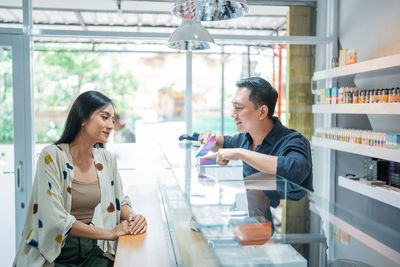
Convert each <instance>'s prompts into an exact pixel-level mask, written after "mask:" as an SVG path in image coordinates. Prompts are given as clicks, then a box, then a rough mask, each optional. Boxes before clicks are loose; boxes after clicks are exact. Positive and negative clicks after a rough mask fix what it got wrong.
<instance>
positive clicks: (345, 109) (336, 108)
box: [312, 103, 400, 115]
mask: <svg viewBox="0 0 400 267" xmlns="http://www.w3.org/2000/svg"><path fill="white" fill-rule="evenodd" d="M312 112H313V113H330V114H387V115H389V114H393V115H400V103H373V104H318V105H313V106H312Z"/></svg>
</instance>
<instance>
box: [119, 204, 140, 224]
mask: <svg viewBox="0 0 400 267" xmlns="http://www.w3.org/2000/svg"><path fill="white" fill-rule="evenodd" d="M130 215H136V213H135V212H134V211H133V210H132V208H131V207H129V205H128V204H125V205H122V207H121V221H123V220H129V217H130Z"/></svg>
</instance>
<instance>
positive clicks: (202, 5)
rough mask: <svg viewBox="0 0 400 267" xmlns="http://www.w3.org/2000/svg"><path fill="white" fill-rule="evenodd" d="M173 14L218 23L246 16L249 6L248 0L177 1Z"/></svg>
mask: <svg viewBox="0 0 400 267" xmlns="http://www.w3.org/2000/svg"><path fill="white" fill-rule="evenodd" d="M171 12H172V14H174V15H175V16H178V17H181V18H184V19H190V20H198V21H218V20H227V19H233V18H238V17H241V16H244V15H246V14H247V13H248V12H249V6H248V5H247V2H246V0H236V1H233V0H176V1H175V5H174V7H173V8H172V10H171Z"/></svg>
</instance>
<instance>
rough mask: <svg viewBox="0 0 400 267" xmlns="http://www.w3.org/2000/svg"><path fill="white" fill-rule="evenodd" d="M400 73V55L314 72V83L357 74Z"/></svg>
mask: <svg viewBox="0 0 400 267" xmlns="http://www.w3.org/2000/svg"><path fill="white" fill-rule="evenodd" d="M398 71H400V54H397V55H392V56H387V57H381V58H376V59H371V60H366V61H363V62H360V63H355V64H352V65H346V66H341V67H337V68H332V69H327V70H322V71H317V72H314V76H313V78H312V80H313V81H319V80H325V79H333V78H349V77H352V76H354V75H356V74H366V75H369V74H372V73H374V74H380V73H382V72H389V73H392V72H393V73H395V72H398Z"/></svg>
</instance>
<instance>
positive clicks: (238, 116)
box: [199, 77, 313, 191]
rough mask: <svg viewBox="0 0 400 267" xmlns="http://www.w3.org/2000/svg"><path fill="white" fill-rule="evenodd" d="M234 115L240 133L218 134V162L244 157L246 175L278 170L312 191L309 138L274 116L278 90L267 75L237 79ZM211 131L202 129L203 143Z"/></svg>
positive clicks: (213, 155) (216, 147)
mask: <svg viewBox="0 0 400 267" xmlns="http://www.w3.org/2000/svg"><path fill="white" fill-rule="evenodd" d="M236 86H237V87H238V89H237V91H236V93H235V95H234V96H233V99H232V105H233V111H232V115H231V116H232V118H233V119H234V120H235V123H236V129H237V131H238V132H239V134H236V135H234V136H218V137H217V143H216V145H215V146H214V148H213V151H214V152H216V153H214V154H212V155H208V156H206V157H207V158H211V157H216V162H217V164H219V165H221V166H225V165H227V164H228V162H229V161H230V160H242V161H243V176H244V177H246V176H249V175H251V174H253V173H256V172H267V173H271V174H276V175H278V177H279V176H280V177H283V178H286V179H288V180H289V181H292V182H294V183H296V184H298V185H300V186H302V187H304V188H306V189H309V190H311V191H313V185H312V162H311V149H310V143H309V142H308V140H307V139H306V138H305V137H304V136H303V135H301V134H300V133H298V132H297V131H295V130H293V129H288V128H287V127H285V126H283V125H282V123H281V122H280V120H279V119H278V117H273V114H274V110H275V105H276V101H277V99H278V93H277V92H276V90H275V89H274V88H272V86H271V85H270V84H269V83H268V82H267V81H266V80H264V79H262V78H259V77H250V78H246V79H242V80H240V81H239V82H237V83H236ZM212 135H214V136H215V133H213V132H211V131H205V132H202V133H201V134H200V135H199V142H200V143H202V144H204V143H205V142H206V141H207V140H208V138H209V137H210V136H212Z"/></svg>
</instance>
